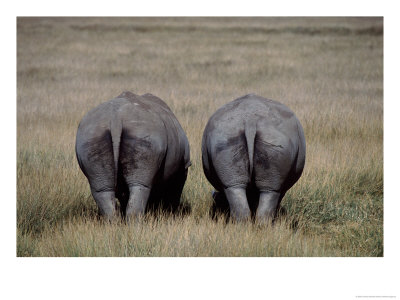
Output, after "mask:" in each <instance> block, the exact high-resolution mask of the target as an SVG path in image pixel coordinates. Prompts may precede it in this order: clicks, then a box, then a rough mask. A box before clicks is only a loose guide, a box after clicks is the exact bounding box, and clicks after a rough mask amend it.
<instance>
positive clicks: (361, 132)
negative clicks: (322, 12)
mask: <svg viewBox="0 0 400 300" xmlns="http://www.w3.org/2000/svg"><path fill="white" fill-rule="evenodd" d="M16 22H17V203H16V206H17V224H16V227H17V230H16V233H17V247H16V252H17V256H257V257H259V256H383V254H384V249H383V19H382V18H25V17H22V18H17V21H16ZM125 90H129V91H131V92H133V93H136V94H144V93H152V94H154V95H156V96H158V97H160V98H161V99H163V100H164V101H165V102H166V103H167V104H168V105H169V106H170V108H171V109H172V111H173V112H174V113H175V115H176V116H177V118H178V120H179V122H180V123H181V125H182V127H183V129H184V130H185V132H186V134H187V136H188V139H189V142H190V146H191V161H192V166H191V167H190V168H189V174H188V179H187V181H186V185H185V188H184V191H183V194H182V199H181V201H182V202H183V204H184V205H185V207H186V208H187V212H186V213H185V214H182V215H177V216H170V215H166V214H162V213H160V214H151V215H147V216H145V217H144V218H143V219H141V220H139V221H138V222H133V223H130V224H126V223H124V222H115V223H111V224H109V223H104V222H102V221H101V220H99V219H98V217H97V207H96V204H95V202H94V200H93V198H92V196H91V194H90V189H89V184H88V182H87V180H86V178H85V176H84V175H83V173H82V172H81V171H80V169H79V166H78V163H77V161H76V157H75V149H74V146H75V134H76V130H77V127H78V124H79V121H80V120H81V118H82V117H83V115H84V114H85V113H86V112H88V111H89V110H90V109H91V108H93V107H95V106H96V105H98V104H100V103H102V102H105V101H107V100H110V99H112V98H114V97H116V96H117V95H119V94H120V93H121V92H122V91H125ZM249 93H255V94H258V95H260V96H263V97H266V98H270V99H273V100H277V101H280V102H282V103H284V104H285V105H287V106H289V107H290V108H291V109H292V110H293V111H294V112H295V113H296V115H297V117H298V118H299V120H300V122H301V123H302V125H303V128H304V132H305V137H306V143H307V154H306V165H305V169H304V172H303V175H302V177H301V178H300V180H299V181H298V182H297V184H295V186H294V187H293V188H292V189H291V190H289V192H288V193H287V194H286V196H285V198H284V199H283V201H282V206H283V208H284V213H281V214H280V216H279V218H278V219H277V221H276V223H275V224H274V225H273V226H259V225H257V224H254V223H251V222H247V223H240V224H234V223H231V222H228V223H226V222H225V221H224V220H223V218H219V219H217V220H215V221H214V220H212V219H211V218H210V216H209V211H210V208H211V206H212V201H213V200H212V197H211V191H212V186H211V185H210V184H209V183H208V181H207V179H206V178H205V176H204V174H203V170H202V164H201V150H200V149H201V138H202V133H203V130H204V127H205V125H206V122H207V121H208V119H209V117H210V116H211V115H212V114H213V113H214V112H215V110H216V109H218V108H219V107H220V106H222V105H223V104H225V103H227V102H229V101H231V100H234V99H236V98H238V97H240V96H243V95H245V94H249Z"/></svg>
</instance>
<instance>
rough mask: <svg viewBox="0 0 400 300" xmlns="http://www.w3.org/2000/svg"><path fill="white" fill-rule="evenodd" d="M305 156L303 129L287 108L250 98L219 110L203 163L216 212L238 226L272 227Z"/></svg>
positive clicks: (206, 140)
mask: <svg viewBox="0 0 400 300" xmlns="http://www.w3.org/2000/svg"><path fill="white" fill-rule="evenodd" d="M305 155H306V143H305V137H304V133H303V128H302V126H301V124H300V122H299V120H298V118H297V117H296V116H295V114H294V113H293V112H292V111H291V110H290V109H289V108H288V107H286V106H285V105H283V104H281V103H279V102H276V101H273V100H269V99H265V98H263V97H260V96H257V95H254V94H249V95H246V96H243V97H241V98H238V99H236V100H234V101H232V102H230V103H227V104H225V105H224V106H222V107H221V108H219V109H218V110H217V111H216V112H215V113H214V114H213V115H212V116H211V118H210V119H209V121H208V123H207V125H206V127H205V130H204V134H203V139H202V162H203V169H204V173H205V175H206V177H207V179H208V181H209V182H210V183H211V184H212V185H213V187H214V188H215V189H216V192H214V194H213V198H214V205H215V206H214V212H215V211H218V210H219V211H223V210H224V208H225V209H226V208H227V209H228V212H227V213H228V216H230V217H231V218H232V219H233V220H234V221H242V220H246V219H249V218H253V219H255V220H256V221H257V222H260V223H269V222H270V221H272V220H273V219H274V217H275V216H276V212H277V211H278V208H279V206H280V203H281V200H282V198H283V197H284V195H285V193H286V192H287V191H288V190H289V189H290V188H291V187H292V186H293V185H294V184H295V183H296V181H297V180H298V179H299V178H300V176H301V174H302V172H303V168H304V164H305Z"/></svg>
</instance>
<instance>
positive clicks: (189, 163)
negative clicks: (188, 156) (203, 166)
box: [185, 160, 192, 170]
mask: <svg viewBox="0 0 400 300" xmlns="http://www.w3.org/2000/svg"><path fill="white" fill-rule="evenodd" d="M191 165H192V162H191V161H190V160H189V161H188V162H187V163H186V164H185V169H186V170H187V169H188V168H189V167H190V166H191Z"/></svg>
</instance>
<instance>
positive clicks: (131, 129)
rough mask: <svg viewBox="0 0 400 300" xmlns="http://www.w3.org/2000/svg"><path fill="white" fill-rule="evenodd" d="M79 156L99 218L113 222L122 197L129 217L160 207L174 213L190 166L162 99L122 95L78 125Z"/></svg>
mask: <svg viewBox="0 0 400 300" xmlns="http://www.w3.org/2000/svg"><path fill="white" fill-rule="evenodd" d="M75 150H76V156H77V158H78V162H79V166H80V168H81V170H82V171H83V173H84V174H85V176H86V177H87V179H88V181H89V184H90V189H91V192H92V195H93V198H94V199H95V201H96V203H97V205H98V207H99V210H100V214H101V215H103V216H104V217H105V218H106V219H111V218H112V217H113V216H114V215H115V212H116V202H115V201H116V200H115V198H118V200H119V202H120V207H121V211H122V213H123V215H126V217H127V218H129V217H131V216H136V215H142V214H144V212H145V210H146V207H149V206H150V205H158V204H160V203H162V205H163V208H167V209H171V210H176V209H177V207H178V205H179V199H180V196H181V193H182V189H183V186H184V183H185V180H186V176H187V169H188V167H189V165H190V154H189V143H188V140H187V137H186V135H185V133H184V131H183V129H182V127H181V126H180V124H179V122H178V120H177V119H176V117H175V116H174V114H173V113H172V111H171V110H170V109H169V107H168V106H167V105H166V104H165V103H164V102H163V101H162V100H161V99H159V98H157V97H155V96H153V95H151V94H145V95H142V96H139V95H135V94H133V93H130V92H124V93H122V94H121V95H119V96H118V97H117V98H115V99H112V100H110V101H108V102H106V103H103V104H100V105H99V106H97V107H96V108H94V109H93V110H91V111H89V112H88V113H87V114H86V115H85V116H84V117H83V119H82V121H81V122H80V124H79V127H78V132H77V135H76V148H75Z"/></svg>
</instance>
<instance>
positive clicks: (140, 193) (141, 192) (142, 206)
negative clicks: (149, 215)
mask: <svg viewBox="0 0 400 300" xmlns="http://www.w3.org/2000/svg"><path fill="white" fill-rule="evenodd" d="M149 196H150V188H149V187H146V186H144V185H139V184H137V185H131V186H129V200H128V204H127V205H126V219H127V220H128V221H129V220H130V219H131V218H133V217H139V216H143V215H144V213H145V211H146V206H147V201H148V200H149Z"/></svg>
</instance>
